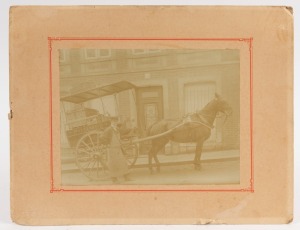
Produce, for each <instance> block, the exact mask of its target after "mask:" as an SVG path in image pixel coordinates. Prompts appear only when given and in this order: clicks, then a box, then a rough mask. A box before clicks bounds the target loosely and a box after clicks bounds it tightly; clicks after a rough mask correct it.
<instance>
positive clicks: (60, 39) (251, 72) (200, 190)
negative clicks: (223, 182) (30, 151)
mask: <svg viewBox="0 0 300 230" xmlns="http://www.w3.org/2000/svg"><path fill="white" fill-rule="evenodd" d="M53 41H235V42H247V43H248V44H249V56H250V63H249V64H250V66H249V67H250V170H251V175H250V185H249V187H248V188H244V189H57V188H55V187H54V175H53V171H54V169H53V168H54V165H53V122H52V113H53V107H52V102H53V101H52V96H53V95H52V77H53V76H52V42H53ZM48 47H49V77H50V79H49V80H50V84H49V90H50V93H49V94H50V98H49V103H50V105H49V113H50V116H49V117H50V119H49V125H50V192H51V193H53V192H254V155H253V38H252V37H250V38H103V37H102V38H88V37H86V38H84V37H48Z"/></svg>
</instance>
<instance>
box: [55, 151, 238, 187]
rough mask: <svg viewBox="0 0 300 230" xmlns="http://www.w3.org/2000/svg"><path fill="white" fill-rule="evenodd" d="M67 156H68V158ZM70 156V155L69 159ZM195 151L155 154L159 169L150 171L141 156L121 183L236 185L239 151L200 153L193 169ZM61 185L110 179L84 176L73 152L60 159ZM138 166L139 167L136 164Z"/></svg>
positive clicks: (106, 181)
mask: <svg viewBox="0 0 300 230" xmlns="http://www.w3.org/2000/svg"><path fill="white" fill-rule="evenodd" d="M68 155H69V157H67V156H68ZM70 156H71V157H72V156H73V157H72V158H73V160H72V158H70ZM193 158H194V153H185V154H174V155H165V154H160V155H158V159H159V161H160V162H161V163H162V164H161V165H162V166H161V171H160V172H155V173H154V174H150V172H149V169H148V167H147V166H148V165H147V164H148V157H147V156H146V155H141V156H139V157H138V160H137V162H136V163H135V165H136V166H137V167H135V168H131V170H130V179H131V180H130V181H125V180H124V179H123V178H119V180H120V182H119V183H120V184H132V185H143V184H145V185H151V184H164V185H168V184H218V185H219V184H238V183H239V182H240V161H239V150H226V151H210V152H203V153H202V157H201V163H202V169H201V170H200V171H198V170H195V169H194V165H193V164H192V160H193ZM62 162H63V163H62V178H61V179H62V185H109V184H112V181H111V178H110V177H109V176H106V177H104V178H101V179H100V180H91V179H89V178H87V177H86V176H85V175H83V174H82V173H81V172H80V171H79V170H78V168H77V166H76V165H75V163H74V155H73V154H72V153H71V154H67V155H65V156H64V158H63V159H62ZM139 166H141V167H139Z"/></svg>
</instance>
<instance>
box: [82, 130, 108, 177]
mask: <svg viewBox="0 0 300 230" xmlns="http://www.w3.org/2000/svg"><path fill="white" fill-rule="evenodd" d="M101 134H102V132H101V131H100V132H99V131H91V132H88V133H87V134H85V135H84V136H82V137H81V138H80V139H79V141H78V143H77V146H76V165H77V167H78V168H79V169H80V171H81V172H82V173H83V174H84V175H85V176H87V177H88V178H90V179H91V180H99V179H104V178H106V177H108V168H107V146H106V145H103V144H101V143H100V142H99V136H100V135H101Z"/></svg>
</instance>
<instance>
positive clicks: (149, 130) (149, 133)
mask: <svg viewBox="0 0 300 230" xmlns="http://www.w3.org/2000/svg"><path fill="white" fill-rule="evenodd" d="M158 122H159V121H155V122H153V123H152V124H151V125H150V126H149V127H148V128H147V130H146V135H147V136H150V135H151V133H152V132H151V131H152V128H153V126H154V125H156V124H157V123H158Z"/></svg>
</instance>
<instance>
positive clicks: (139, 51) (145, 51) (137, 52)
mask: <svg viewBox="0 0 300 230" xmlns="http://www.w3.org/2000/svg"><path fill="white" fill-rule="evenodd" d="M159 52H161V50H159V49H133V50H132V53H133V54H134V55H141V54H150V53H159Z"/></svg>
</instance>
